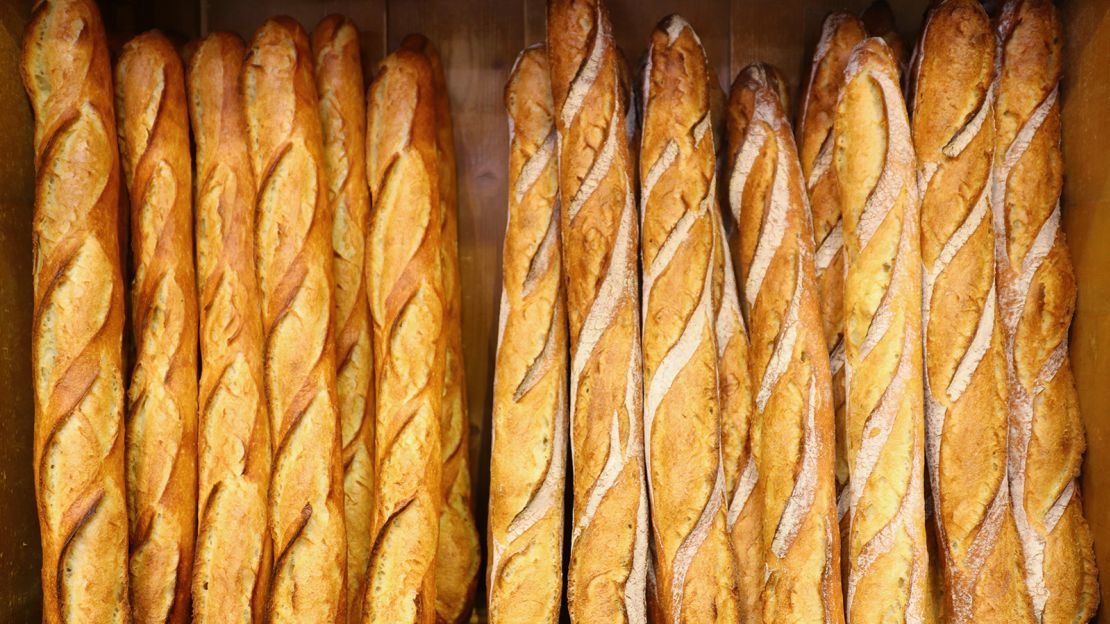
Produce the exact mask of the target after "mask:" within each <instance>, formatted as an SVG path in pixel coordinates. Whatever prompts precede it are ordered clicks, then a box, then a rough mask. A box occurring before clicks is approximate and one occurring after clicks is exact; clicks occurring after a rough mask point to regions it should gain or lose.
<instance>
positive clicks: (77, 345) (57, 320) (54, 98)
mask: <svg viewBox="0 0 1110 624" xmlns="http://www.w3.org/2000/svg"><path fill="white" fill-rule="evenodd" d="M20 69H21V71H22V75H23V85H24V87H25V88H26V90H27V95H28V96H29V97H30V100H31V106H32V108H33V109H34V113H35V174H36V184H35V214H34V220H33V222H32V225H31V227H32V244H33V253H34V278H33V281H34V290H35V295H34V297H35V316H34V325H33V327H32V334H31V368H32V371H33V373H32V374H33V382H34V392H35V440H34V462H35V463H34V470H35V498H36V502H37V504H38V519H39V534H40V536H41V539H42V560H43V566H42V592H43V596H42V597H43V622H44V623H47V624H60V623H61V622H76V621H81V622H104V623H106V624H109V623H110V624H122V623H125V622H130V621H131V620H130V607H129V606H128V595H127V574H125V573H123V571H124V570H125V569H126V568H127V554H128V551H127V506H126V505H127V502H126V491H125V487H126V486H125V485H124V466H123V462H124V457H123V442H124V423H123V399H124V396H123V395H124V387H125V386H124V380H123V362H122V356H121V351H122V347H121V344H122V339H123V314H124V311H123V293H124V287H123V279H122V276H121V270H120V260H119V190H120V173H119V153H118V151H117V147H116V120H115V115H114V113H113V104H112V91H111V88H110V86H111V84H112V74H111V67H110V65H109V60H108V45H107V41H106V40H105V37H104V26H103V24H102V23H101V21H100V14H99V13H98V12H97V9H96V5H95V4H94V3H93V2H91V1H89V0H50V1H47V2H42V3H39V4H38V5H37V7H36V9H35V13H34V15H33V17H32V18H31V21H30V23H29V24H28V25H27V30H26V32H25V35H24V38H23V50H22V58H21V63H20ZM105 569H109V570H114V571H115V573H114V574H104V572H103V571H104V570H105Z"/></svg>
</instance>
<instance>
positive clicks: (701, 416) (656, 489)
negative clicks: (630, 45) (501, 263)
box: [640, 15, 739, 622]
mask: <svg viewBox="0 0 1110 624" xmlns="http://www.w3.org/2000/svg"><path fill="white" fill-rule="evenodd" d="M643 88H644V91H643V102H644V115H643V124H642V131H641V143H640V155H641V157H642V158H641V159H640V180H641V186H640V197H641V201H642V204H641V215H642V223H643V225H642V242H641V254H642V258H643V266H644V282H643V296H642V299H641V305H642V310H643V313H642V314H643V315H642V327H643V339H642V343H643V358H644V388H645V405H644V447H645V448H644V451H645V452H644V456H645V463H646V466H647V476H648V488H649V489H648V493H649V497H650V503H651V516H652V528H653V531H652V534H653V538H654V539H653V542H652V546H653V548H652V553H653V563H654V569H655V576H654V578H655V580H656V584H657V588H658V591H657V600H658V601H659V608H660V613H661V616H662V617H663V619H664V620H665V621H673V622H718V621H720V622H733V621H736V620H737V619H739V612H738V605H737V600H738V596H737V588H736V572H735V570H734V568H733V565H734V562H733V557H732V553H731V552H730V550H731V549H730V542H729V533H728V526H727V521H726V515H727V514H726V512H727V510H726V504H725V500H724V466H723V460H722V455H721V414H720V402H719V398H718V392H717V345H716V324H715V322H714V320H715V318H714V315H713V312H714V310H713V278H714V273H715V268H716V267H715V266H714V261H715V252H716V248H715V245H716V244H719V243H720V241H719V240H718V235H717V219H716V218H715V217H714V212H715V211H717V210H718V208H717V203H716V199H717V196H716V175H715V164H716V163H715V156H716V151H715V149H714V147H713V132H712V130H711V125H712V121H711V119H710V114H709V70H708V63H707V61H706V58H705V51H704V50H703V48H702V46H701V41H700V40H699V39H698V36H697V34H696V33H695V32H694V30H693V28H691V27H690V25H689V24H688V23H687V22H686V21H685V20H684V19H682V18H681V17H679V16H677V15H671V16H670V17H667V18H664V19H663V21H661V22H660V23H659V25H658V26H656V28H655V30H654V32H652V35H651V45H650V48H649V50H648V58H647V65H646V67H645V69H644V87H643ZM678 457H682V458H683V459H682V461H681V462H679V461H676V458H678Z"/></svg>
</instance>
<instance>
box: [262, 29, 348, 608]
mask: <svg viewBox="0 0 1110 624" xmlns="http://www.w3.org/2000/svg"><path fill="white" fill-rule="evenodd" d="M241 80H242V82H241V88H242V90H243V96H244V102H243V105H244V107H245V110H246V117H247V131H248V137H249V141H250V142H249V145H250V148H251V162H252V166H253V169H254V173H255V178H256V180H257V181H258V193H257V199H256V202H255V207H256V212H255V223H256V224H257V227H258V230H257V233H256V240H255V258H256V259H257V262H258V276H259V285H260V290H261V293H262V329H263V336H264V337H265V343H264V344H265V351H264V353H263V356H264V360H263V363H264V375H265V387H266V397H267V403H268V407H269V410H270V423H271V424H270V431H271V438H272V444H273V474H272V477H271V485H270V493H269V507H270V520H269V523H270V534H271V539H272V540H273V543H274V569H273V577H272V579H271V583H270V597H269V601H268V603H267V619H268V621H270V622H304V621H308V620H311V621H327V622H342V621H344V619H345V611H346V596H345V586H346V582H345V581H346V571H347V564H346V555H347V542H346V533H345V530H344V525H343V509H344V508H343V464H342V455H341V453H342V449H341V441H340V423H339V406H338V404H337V398H336V389H335V342H334V326H333V324H332V314H333V313H334V308H333V304H332V301H333V285H332V284H333V283H332V263H331V256H332V247H331V233H332V215H331V212H330V207H329V204H328V201H327V178H326V177H325V173H324V148H323V137H322V131H321V128H320V117H319V114H318V106H319V103H318V101H317V97H316V85H315V83H314V81H313V74H312V51H311V49H310V48H309V42H308V36H307V35H306V34H305V32H304V29H303V28H301V26H300V24H298V23H296V22H295V21H293V20H292V19H290V18H288V17H277V18H271V19H269V20H266V21H265V22H264V23H263V24H262V26H261V27H259V29H258V30H257V31H256V32H255V33H254V38H253V39H252V41H251V44H250V49H249V50H248V52H247V57H246V61H245V62H244V64H243V73H242V77H241Z"/></svg>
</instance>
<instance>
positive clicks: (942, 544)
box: [912, 0, 1030, 623]
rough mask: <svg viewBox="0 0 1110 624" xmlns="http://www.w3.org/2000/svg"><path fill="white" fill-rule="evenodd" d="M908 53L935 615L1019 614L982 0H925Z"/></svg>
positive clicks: (990, 54) (988, 617) (989, 44)
mask: <svg viewBox="0 0 1110 624" xmlns="http://www.w3.org/2000/svg"><path fill="white" fill-rule="evenodd" d="M917 59H918V60H917V63H916V71H915V75H914V76H913V77H912V79H913V80H914V82H915V84H916V87H915V88H914V93H915V96H914V97H915V99H914V101H913V103H912V106H913V139H914V148H915V151H916V153H917V160H918V169H917V179H918V187H919V190H920V194H921V232H922V236H921V256H922V262H923V270H924V282H923V291H922V298H923V305H922V315H923V316H922V327H923V331H924V361H925V432H926V438H925V453H926V455H925V457H926V460H927V461H926V465H927V467H928V471H929V480H930V486H931V488H930V490H931V491H930V493H931V496H932V501H933V521H934V522H935V524H936V531H937V538H938V539H937V542H938V550H939V560H940V561H939V562H938V563H939V564H941V565H943V567H944V571H945V574H944V576H945V579H946V580H945V585H946V588H947V589H946V591H945V600H944V604H945V606H944V612H945V616H944V621H946V622H954V623H955V622H1023V621H1029V616H1030V611H1029V606H1028V600H1027V598H1026V597H1025V596H1024V594H1025V591H1024V583H1023V580H1022V578H1023V574H1022V571H1021V546H1020V542H1019V540H1018V535H1017V531H1016V529H1015V527H1014V519H1013V516H1012V514H1011V510H1010V496H1009V484H1008V483H1007V482H1006V436H1007V426H1008V425H1007V422H1008V418H1007V411H1006V374H1005V370H1006V369H1005V361H1004V359H1003V354H1002V336H1001V326H1000V325H999V324H998V316H997V308H998V304H997V290H996V288H995V271H994V234H993V232H992V230H991V208H990V197H989V195H990V169H991V155H992V154H993V151H994V143H993V125H992V119H991V98H992V96H991V93H990V85H991V80H992V75H993V73H994V34H993V31H992V29H991V24H990V18H988V17H987V14H986V12H985V11H983V8H982V6H980V4H979V3H978V2H977V1H976V0H945V1H944V2H941V3H940V4H938V5H935V6H934V7H933V9H932V10H931V11H930V12H929V14H928V16H927V18H926V22H925V27H924V32H923V33H922V39H921V43H920V44H919V48H918V52H917ZM973 484H974V485H973Z"/></svg>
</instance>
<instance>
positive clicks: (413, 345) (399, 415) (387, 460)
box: [362, 48, 447, 624]
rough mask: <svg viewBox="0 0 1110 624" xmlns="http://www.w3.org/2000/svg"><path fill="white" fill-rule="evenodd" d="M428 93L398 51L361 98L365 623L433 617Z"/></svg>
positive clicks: (433, 187)
mask: <svg viewBox="0 0 1110 624" xmlns="http://www.w3.org/2000/svg"><path fill="white" fill-rule="evenodd" d="M433 89H434V87H433V78H432V68H431V65H430V63H429V62H428V59H427V57H425V56H424V55H422V54H420V53H417V52H414V51H411V50H406V49H404V48H402V49H400V50H397V51H396V52H394V53H392V54H390V55H389V56H388V57H386V59H385V60H384V61H382V63H381V65H380V67H379V71H378V76H377V78H375V79H374V83H373V84H372V85H371V87H370V92H369V95H368V96H367V128H366V154H367V159H366V175H367V180H368V182H369V185H370V195H371V197H372V199H373V203H374V208H373V211H372V213H371V217H370V235H369V238H368V239H367V249H366V263H367V264H366V271H367V273H368V274H369V275H373V276H375V279H374V280H372V281H371V283H370V287H369V290H368V291H367V293H368V296H369V301H370V315H371V318H373V320H374V371H375V376H376V379H375V387H376V389H377V401H378V406H377V414H376V422H375V442H374V467H375V474H376V475H377V476H378V482H377V490H376V493H375V500H374V525H373V526H374V538H373V542H372V543H373V545H374V546H373V549H372V550H371V553H370V568H369V570H368V571H367V578H368V579H369V580H368V582H367V584H366V590H365V593H364V595H363V613H362V621H363V622H375V623H376V622H381V623H389V624H393V623H409V622H421V623H430V622H434V621H435V619H436V606H435V605H436V567H435V561H436V544H437V542H438V539H439V520H440V510H441V507H442V498H443V495H442V491H441V472H442V467H443V462H442V457H441V455H440V422H441V420H440V416H441V413H442V405H443V383H444V374H443V369H444V359H445V357H446V354H445V349H446V347H447V341H446V334H445V330H444V309H445V303H444V296H443V276H442V265H441V258H442V256H441V250H440V232H441V226H440V201H439V184H438V170H437V165H436V132H435V128H436V126H435V103H434V97H435V95H434V91H433ZM397 232H405V233H406V235H405V236H397V235H396V233H397Z"/></svg>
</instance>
